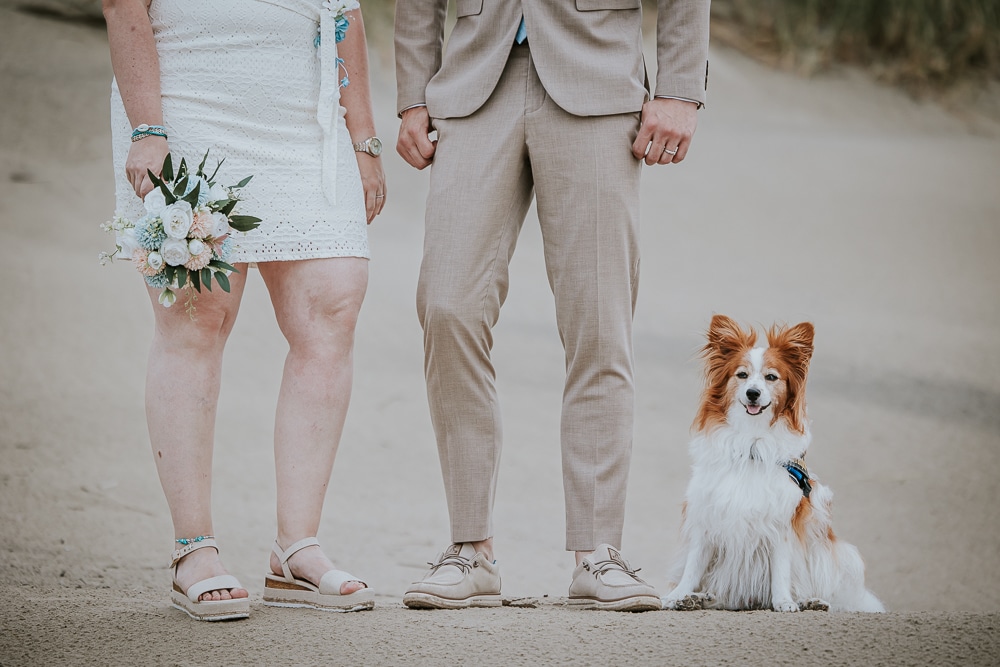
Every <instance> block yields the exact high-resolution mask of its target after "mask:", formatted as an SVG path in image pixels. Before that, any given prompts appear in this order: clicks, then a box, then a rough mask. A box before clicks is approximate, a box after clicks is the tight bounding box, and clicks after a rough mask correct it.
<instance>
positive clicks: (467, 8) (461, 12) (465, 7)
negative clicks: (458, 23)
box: [455, 0, 483, 18]
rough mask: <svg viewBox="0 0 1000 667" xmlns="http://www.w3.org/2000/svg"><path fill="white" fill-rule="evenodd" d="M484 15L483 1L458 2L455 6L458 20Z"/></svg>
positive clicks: (466, 0)
mask: <svg viewBox="0 0 1000 667" xmlns="http://www.w3.org/2000/svg"><path fill="white" fill-rule="evenodd" d="M482 13H483V0H458V2H457V3H456V6H455V15H456V16H457V17H458V18H461V17H463V16H475V15H476V14H482Z"/></svg>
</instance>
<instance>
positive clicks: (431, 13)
mask: <svg viewBox="0 0 1000 667" xmlns="http://www.w3.org/2000/svg"><path fill="white" fill-rule="evenodd" d="M710 2H711V0H658V1H657V22H656V23H657V27H656V35H657V40H656V41H657V49H656V56H657V70H656V87H655V90H654V94H655V95H657V96H668V97H683V98H687V99H691V100H695V101H698V102H700V103H704V102H705V91H706V87H707V83H708V20H709V4H710ZM456 3H457V7H456V9H457V16H458V20H457V21H456V23H455V28H454V30H453V31H452V33H451V35H450V36H449V38H448V48H447V52H444V49H443V46H444V32H445V18H446V16H447V10H448V0H397V2H396V28H395V45H396V81H397V110H398V111H400V112H402V110H404V109H406V108H408V107H411V106H415V105H419V104H426V105H427V107H428V111H429V112H430V115H431V116H432V117H434V118H458V117H463V116H468V115H469V114H471V113H473V112H474V111H476V110H477V109H478V108H479V107H480V106H482V105H483V103H484V102H485V101H486V100H487V99H488V98H489V96H490V94H491V93H492V92H493V89H494V87H495V86H496V84H497V81H498V80H499V79H500V74H501V73H502V72H503V69H504V66H505V65H506V63H507V57H508V55H509V53H510V50H511V48H512V46H513V44H514V35H515V33H516V32H517V27H518V24H519V23H520V19H521V17H522V15H523V16H524V20H525V25H526V26H527V29H528V43H529V44H530V46H531V54H532V59H533V62H534V65H535V69H536V70H537V72H538V77H539V79H540V80H541V82H542V85H543V86H544V87H545V90H546V92H547V93H548V94H549V95H550V96H551V97H552V99H553V101H554V102H555V103H556V104H558V105H559V106H560V107H561V108H563V109H564V110H566V111H568V112H569V113H572V114H574V115H578V116H599V115H609V114H618V113H631V112H636V111H638V110H639V109H640V108H641V107H642V104H643V102H644V101H645V100H646V99H647V98H648V94H649V92H648V90H647V84H646V82H647V77H646V69H645V63H644V61H643V54H642V2H641V0H456Z"/></svg>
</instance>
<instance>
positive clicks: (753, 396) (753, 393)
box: [747, 388, 760, 403]
mask: <svg viewBox="0 0 1000 667" xmlns="http://www.w3.org/2000/svg"><path fill="white" fill-rule="evenodd" d="M747 398H748V399H750V402H751V403H756V402H757V399H758V398H760V389H752V388H751V389H747Z"/></svg>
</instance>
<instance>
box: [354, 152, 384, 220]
mask: <svg viewBox="0 0 1000 667" xmlns="http://www.w3.org/2000/svg"><path fill="white" fill-rule="evenodd" d="M357 156H358V169H359V170H360V171H361V185H362V186H363V187H364V190H365V214H366V215H367V216H368V224H371V222H372V220H374V219H375V216H376V215H378V214H379V213H381V212H382V207H383V206H385V199H386V190H385V172H383V171H382V158H380V157H372V156H371V155H368V154H367V153H358V154H357Z"/></svg>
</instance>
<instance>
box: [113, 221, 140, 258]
mask: <svg viewBox="0 0 1000 667" xmlns="http://www.w3.org/2000/svg"><path fill="white" fill-rule="evenodd" d="M115 243H117V244H118V247H119V248H121V249H122V251H121V256H122V257H124V258H125V259H131V258H132V255H133V253H135V251H136V250H138V249H139V239H138V238H137V237H136V235H135V228H134V227H129V228H128V229H123V230H121V231H120V232H118V234H116V235H115Z"/></svg>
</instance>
